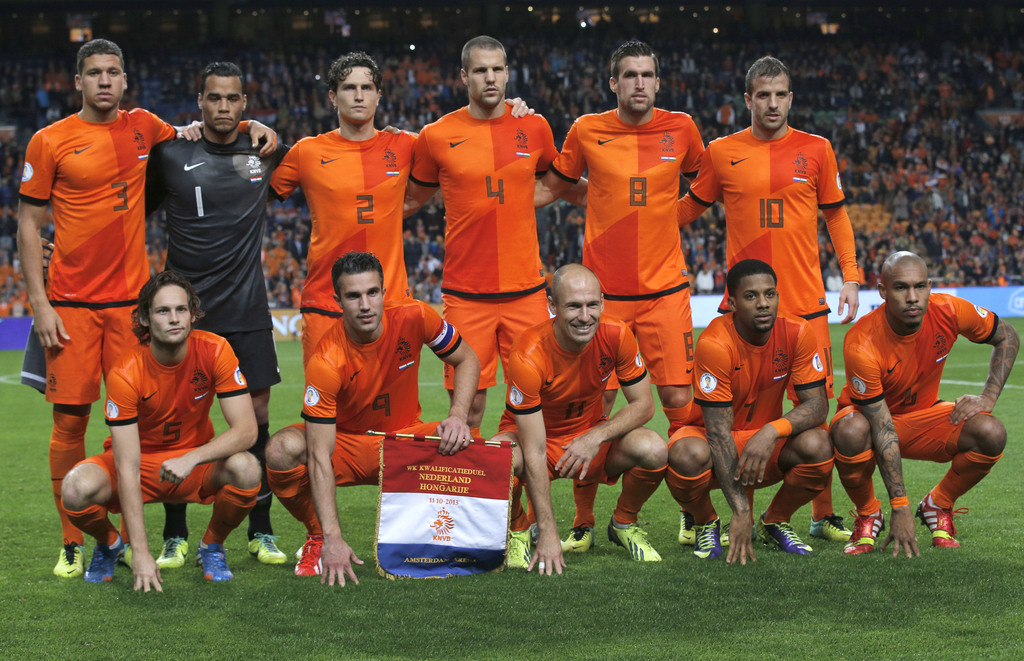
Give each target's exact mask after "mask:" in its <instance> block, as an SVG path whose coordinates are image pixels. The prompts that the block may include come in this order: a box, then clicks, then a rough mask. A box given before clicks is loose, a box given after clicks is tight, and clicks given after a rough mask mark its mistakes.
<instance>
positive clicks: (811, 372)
mask: <svg viewBox="0 0 1024 661" xmlns="http://www.w3.org/2000/svg"><path fill="white" fill-rule="evenodd" d="M799 327H800V332H799V333H798V334H797V338H796V351H795V352H794V357H795V358H794V360H793V367H792V374H791V376H790V383H792V384H793V387H794V388H795V389H797V390H806V389H810V388H817V387H818V386H823V385H825V383H826V380H825V364H824V362H822V358H821V355H820V354H819V353H818V343H817V341H816V340H815V337H814V331H813V330H812V329H811V325H810V324H807V323H802V324H800V325H799Z"/></svg>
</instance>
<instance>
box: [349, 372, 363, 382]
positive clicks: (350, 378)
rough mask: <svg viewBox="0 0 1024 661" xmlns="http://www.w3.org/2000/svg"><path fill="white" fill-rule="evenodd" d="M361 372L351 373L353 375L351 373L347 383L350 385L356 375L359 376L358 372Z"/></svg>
mask: <svg viewBox="0 0 1024 661" xmlns="http://www.w3.org/2000/svg"><path fill="white" fill-rule="evenodd" d="M362 371H363V370H356V371H355V372H353V373H352V376H350V377H348V382H349V383H352V381H353V380H355V378H356V375H358V374H359V373H360V372H362Z"/></svg>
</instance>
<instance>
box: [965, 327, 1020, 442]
mask: <svg viewBox="0 0 1024 661" xmlns="http://www.w3.org/2000/svg"><path fill="white" fill-rule="evenodd" d="M988 343H989V344H991V345H992V358H991V359H990V360H989V363H988V379H986V380H985V389H984V390H982V392H981V395H980V396H979V395H961V396H960V397H958V398H957V400H956V405H955V406H954V407H953V412H952V413H950V414H949V421H950V422H952V423H953V424H954V425H955V424H959V423H960V422H961V421H962V420H970V419H971V418H973V417H974V416H975V415H977V414H978V413H991V412H992V409H994V408H995V407H996V400H997V399H999V394H1000V393H1002V392H1003V386H1004V385H1006V380H1007V379H1008V378H1009V377H1010V370H1011V369H1013V362H1014V361H1015V360H1017V351H1018V350H1019V349H1020V335H1019V334H1018V333H1017V329H1016V328H1014V327H1013V326H1011V325H1010V324H1008V323H1006V320H1005V319H1000V320H999V325H998V326H996V331H995V332H994V333H993V334H992V337H991V338H990V339H989V341H988Z"/></svg>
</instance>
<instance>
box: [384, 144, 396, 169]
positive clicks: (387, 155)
mask: <svg viewBox="0 0 1024 661" xmlns="http://www.w3.org/2000/svg"><path fill="white" fill-rule="evenodd" d="M381 160H382V161H384V167H387V168H397V167H398V157H397V156H395V152H393V151H391V149H390V148H389V149H385V150H384V156H383V157H382V158H381Z"/></svg>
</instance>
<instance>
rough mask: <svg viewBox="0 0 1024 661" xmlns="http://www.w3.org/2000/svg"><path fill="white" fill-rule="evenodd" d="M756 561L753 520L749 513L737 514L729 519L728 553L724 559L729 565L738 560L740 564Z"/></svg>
mask: <svg viewBox="0 0 1024 661" xmlns="http://www.w3.org/2000/svg"><path fill="white" fill-rule="evenodd" d="M747 558H750V561H751V562H757V557H755V556H754V520H753V518H751V514H750V513H749V512H748V513H746V514H737V515H735V516H733V517H732V520H730V521H729V554H728V555H727V556H725V561H726V562H728V563H729V564H730V565H731V564H733V563H735V562H736V561H739V563H740V564H741V565H745V564H747Z"/></svg>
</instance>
